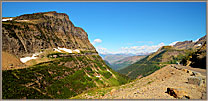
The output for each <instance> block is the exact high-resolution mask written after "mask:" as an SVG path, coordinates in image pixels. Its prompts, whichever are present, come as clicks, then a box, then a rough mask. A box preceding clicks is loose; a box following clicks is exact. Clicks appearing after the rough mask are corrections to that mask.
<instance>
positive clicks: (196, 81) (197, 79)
mask: <svg viewBox="0 0 208 101" xmlns="http://www.w3.org/2000/svg"><path fill="white" fill-rule="evenodd" d="M188 84H194V85H198V86H200V85H201V84H202V78H201V77H189V78H188Z"/></svg>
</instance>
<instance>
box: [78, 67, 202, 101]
mask: <svg viewBox="0 0 208 101" xmlns="http://www.w3.org/2000/svg"><path fill="white" fill-rule="evenodd" d="M178 67H180V68H184V66H178ZM205 71H206V70H205ZM189 77H193V76H191V73H187V70H185V69H176V68H174V65H168V66H166V67H163V68H162V69H160V70H158V71H156V72H154V73H153V74H151V75H149V76H147V77H144V78H141V79H137V80H135V81H133V82H131V83H128V84H126V85H122V86H119V87H114V88H111V89H110V90H109V89H108V92H107V93H105V94H103V95H101V96H100V95H99V92H96V93H95V94H94V95H91V96H88V94H89V93H85V94H82V95H80V96H79V98H86V99H177V98H175V97H173V96H170V95H169V94H168V93H166V92H167V88H179V89H180V90H181V91H182V92H183V93H184V94H186V95H187V96H188V97H190V99H205V98H206V82H205V83H203V84H202V85H201V86H198V85H194V84H189V83H188V78H189ZM203 77H205V76H203ZM204 79H206V77H205V78H204Z"/></svg>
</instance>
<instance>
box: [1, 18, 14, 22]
mask: <svg viewBox="0 0 208 101" xmlns="http://www.w3.org/2000/svg"><path fill="white" fill-rule="evenodd" d="M12 19H13V18H8V19H2V21H8V20H12Z"/></svg>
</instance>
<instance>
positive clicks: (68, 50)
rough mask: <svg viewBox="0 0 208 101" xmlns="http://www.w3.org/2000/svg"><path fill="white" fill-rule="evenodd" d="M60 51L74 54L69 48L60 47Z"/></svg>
mask: <svg viewBox="0 0 208 101" xmlns="http://www.w3.org/2000/svg"><path fill="white" fill-rule="evenodd" d="M58 49H59V50H62V51H65V52H68V53H72V50H71V49H67V48H60V47H58Z"/></svg>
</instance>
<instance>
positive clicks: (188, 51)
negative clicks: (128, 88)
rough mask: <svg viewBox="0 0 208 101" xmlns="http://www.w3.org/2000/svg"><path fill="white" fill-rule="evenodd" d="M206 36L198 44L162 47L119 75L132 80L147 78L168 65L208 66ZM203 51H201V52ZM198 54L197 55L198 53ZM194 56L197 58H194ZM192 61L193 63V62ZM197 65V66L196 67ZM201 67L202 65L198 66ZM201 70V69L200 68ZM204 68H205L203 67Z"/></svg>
mask: <svg viewBox="0 0 208 101" xmlns="http://www.w3.org/2000/svg"><path fill="white" fill-rule="evenodd" d="M205 47H206V36H204V37H202V38H201V39H199V40H198V41H197V42H192V41H184V42H177V43H176V44H175V45H174V46H162V47H161V48H159V49H158V50H157V51H156V52H155V53H152V54H150V55H148V56H147V57H145V58H143V59H142V60H140V61H138V62H136V63H134V64H132V65H130V66H128V67H126V68H124V69H121V70H118V72H119V73H122V74H124V75H127V76H129V77H130V78H132V79H135V78H140V77H144V76H147V75H149V74H151V73H153V72H154V71H156V70H158V69H160V68H162V67H164V66H165V65H167V64H176V63H181V64H186V65H187V64H188V65H187V66H189V65H190V66H191V64H192V66H196V67H197V65H196V64H199V63H200V64H203V66H205V65H204V64H206V62H205V60H206V48H205ZM200 50H201V51H200ZM196 52H197V53H196ZM193 54H198V55H194V56H195V58H194V57H193ZM191 61H192V62H191ZM194 64H195V65H194ZM198 66H200V65H198ZM198 68H201V67H198ZM203 68H204V67H203Z"/></svg>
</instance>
